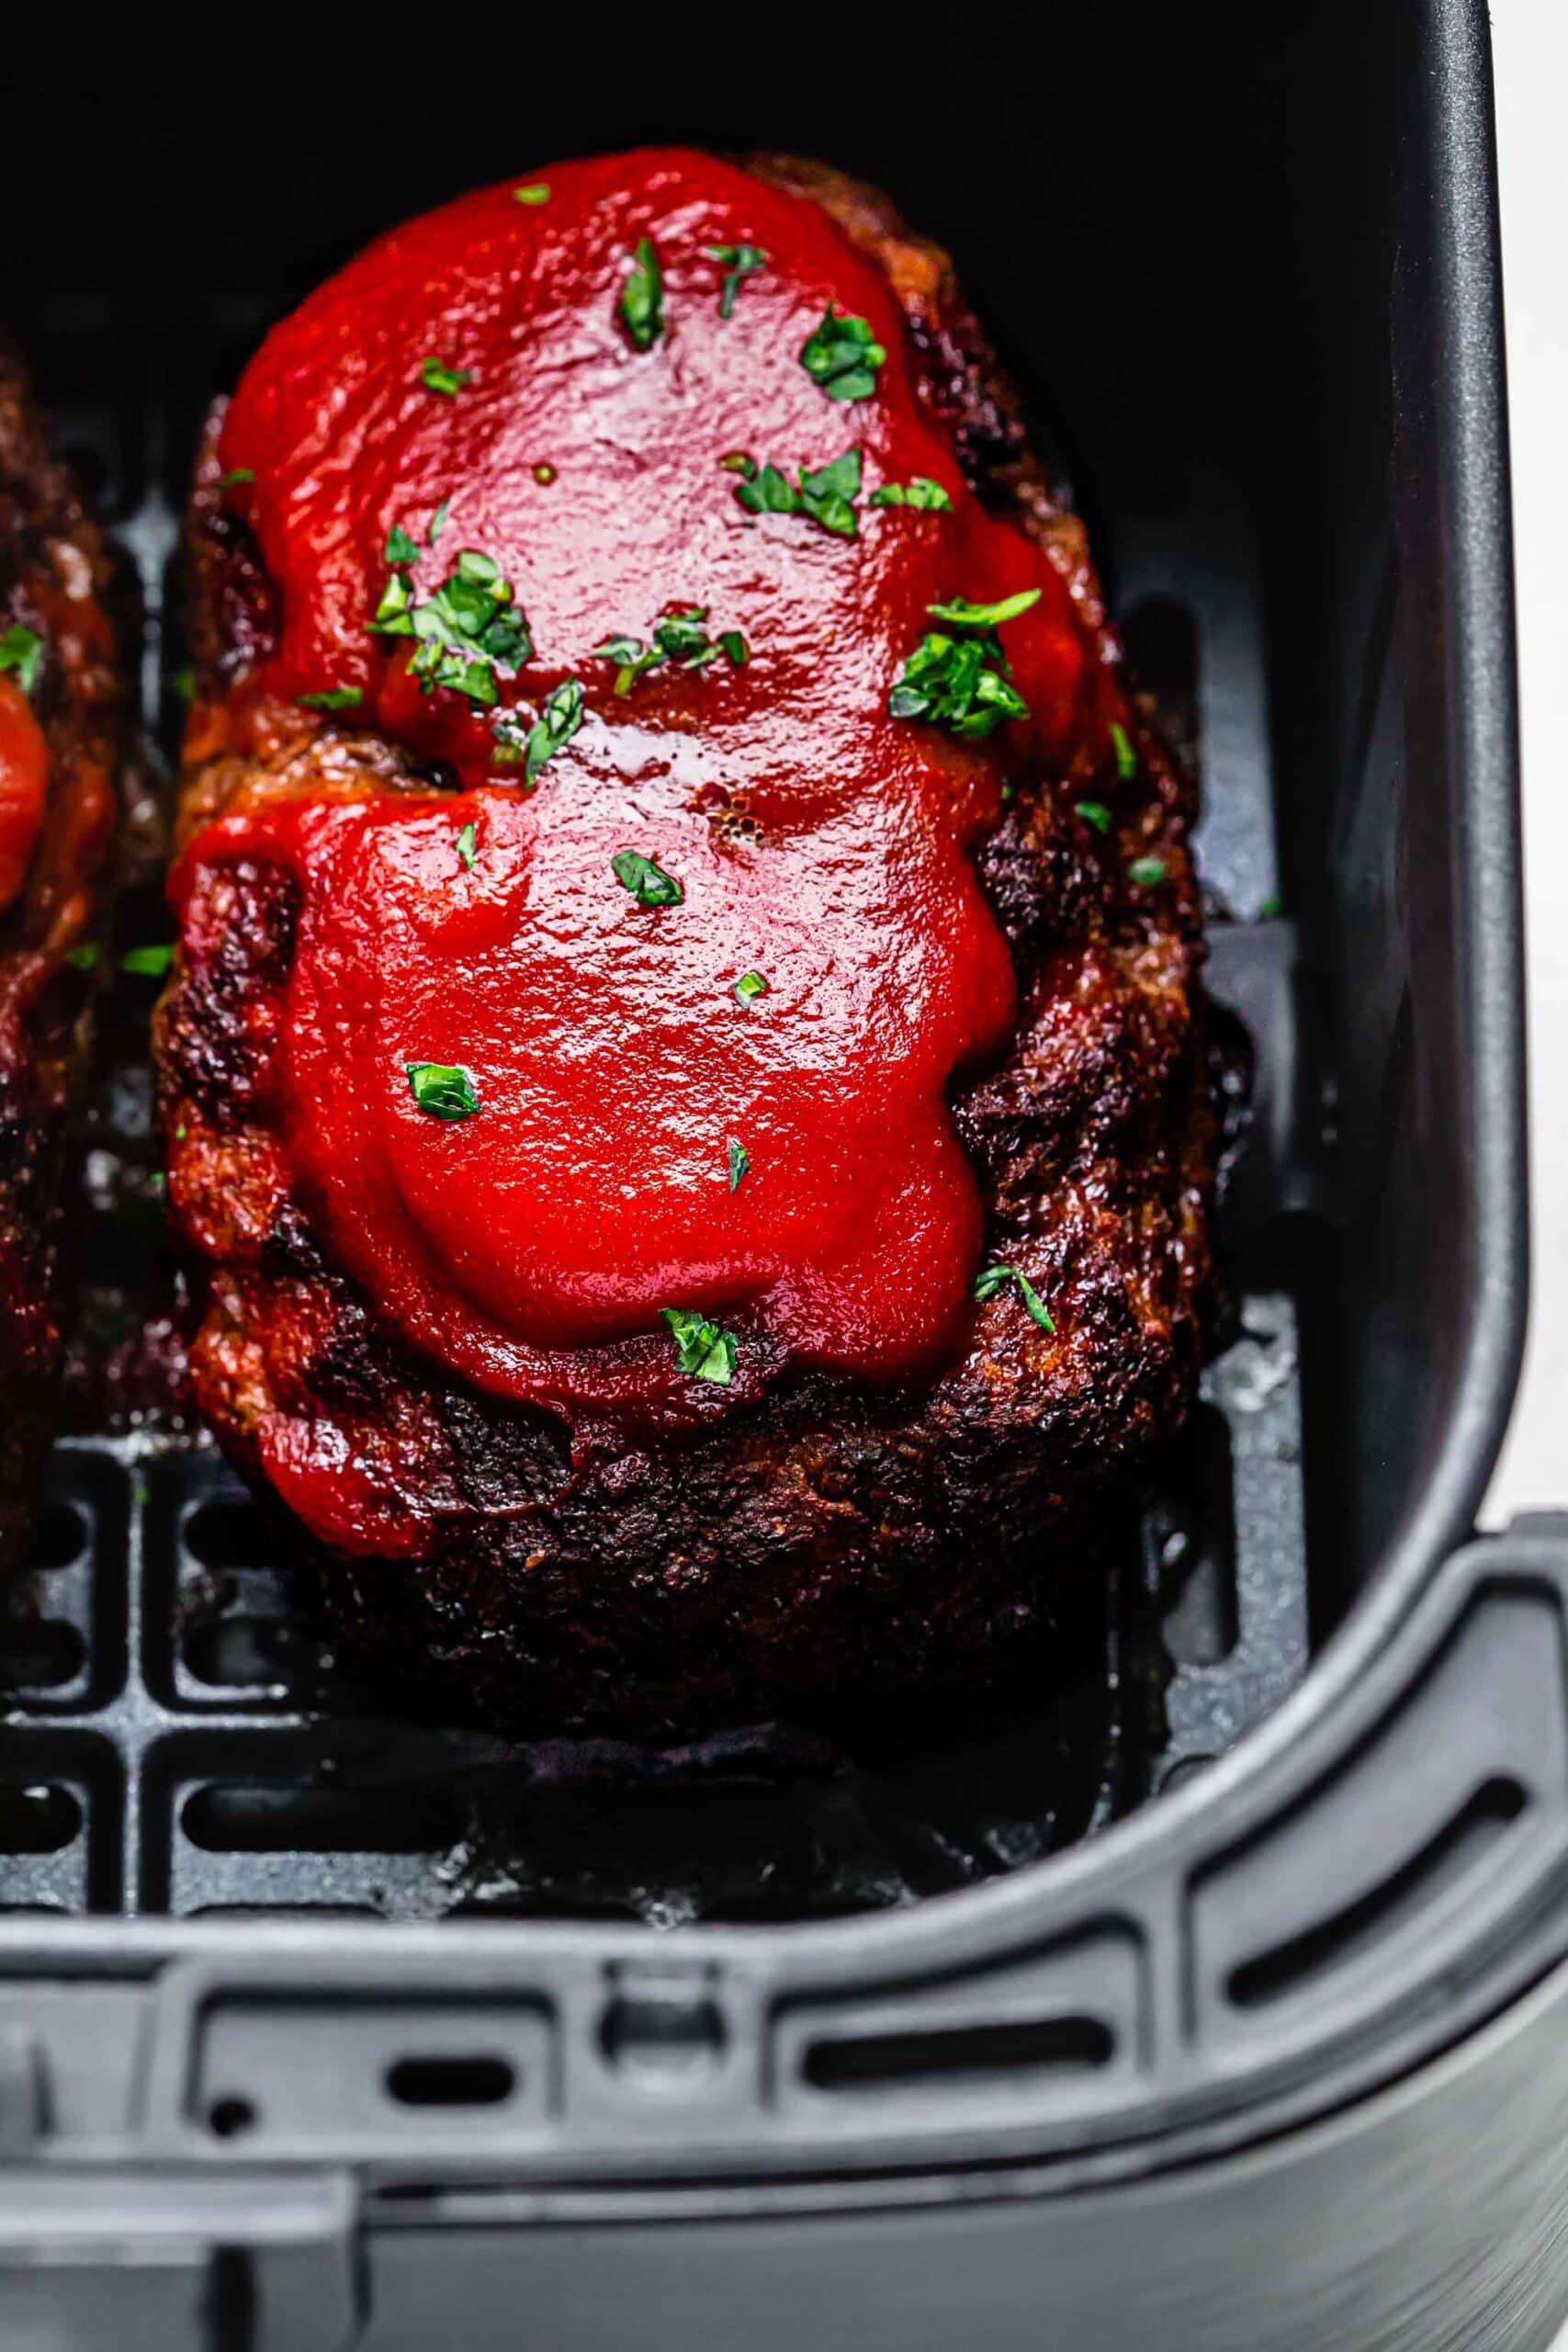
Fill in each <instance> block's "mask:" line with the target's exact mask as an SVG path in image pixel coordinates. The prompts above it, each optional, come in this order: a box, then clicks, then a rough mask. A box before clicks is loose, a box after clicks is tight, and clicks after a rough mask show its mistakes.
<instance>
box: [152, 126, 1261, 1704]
mask: <svg viewBox="0 0 1568 2352" xmlns="http://www.w3.org/2000/svg"><path fill="white" fill-rule="evenodd" d="M189 551H190V564H191V576H192V580H193V599H192V604H193V611H192V628H193V640H194V650H195V655H196V666H197V697H196V700H195V703H194V706H193V708H192V711H191V715H190V721H189V728H188V735H187V741H186V770H185V783H184V797H183V807H182V819H181V828H180V849H179V854H178V856H177V861H176V865H175V869H174V873H173V876H172V880H171V895H172V899H173V902H174V905H175V910H176V912H177V917H178V923H179V932H180V944H179V948H178V952H177V955H176V958H175V967H174V971H173V975H172V978H171V980H170V983H169V986H168V989H167V990H166V992H165V994H164V1000H163V1002H162V1004H161V1007H160V1012H159V1018H158V1024H157V1054H158V1059H159V1066H160V1088H161V1104H162V1118H163V1125H164V1139H165V1147H166V1153H167V1164H168V1181H169V1197H170V1203H171V1212H172V1215H173V1217H174V1219H175V1225H176V1227H177V1230H178V1232H179V1234H180V1236H181V1238H182V1241H183V1246H184V1250H185V1252H186V1261H187V1264H188V1269H189V1276H190V1283H191V1295H192V1302H193V1323H192V1331H191V1347H190V1377H191V1383H192V1385H193V1388H194V1392H195V1396H196V1397H197V1400H198V1401H199V1404H200V1406H201V1407H202V1408H203V1409H204V1411H205V1412H206V1414H207V1416H208V1417H209V1420H210V1422H211V1424H212V1426H213V1428H214V1429H215V1430H216V1431H217V1433H218V1435H219V1437H220V1440H221V1442H222V1443H223V1444H224V1446H225V1447H226V1448H227V1449H228V1451H229V1452H230V1453H231V1456H232V1457H233V1459H234V1460H235V1461H236V1462H237V1463H238V1464H240V1465H241V1466H242V1467H243V1469H244V1470H245V1471H246V1472H248V1473H249V1474H250V1475H251V1476H253V1477H254V1478H255V1479H257V1480H258V1481H262V1482H265V1484H266V1485H267V1486H269V1487H271V1488H272V1490H273V1491H274V1492H275V1494H276V1496H278V1497H279V1498H281V1499H282V1501H283V1502H284V1503H285V1504H286V1505H287V1506H288V1509H289V1510H291V1511H292V1512H293V1513H294V1514H296V1515H297V1518H298V1520H299V1521H302V1522H303V1524H304V1527H305V1528H306V1529H308V1530H309V1531H310V1535H311V1537H312V1538H313V1539H314V1545H313V1547H312V1548H313V1550H314V1551H315V1553H316V1555H317V1556H318V1557H319V1560H320V1562H321V1573H322V1577H323V1579H324V1589H325V1593H326V1596H327V1600H328V1605H329V1606H330V1608H331V1610H332V1611H333V1614H334V1616H335V1618H336V1619H337V1621H338V1623H340V1625H341V1627H342V1628H343V1629H344V1631H345V1632H346V1633H347V1634H349V1635H350V1636H351V1637H352V1639H353V1640H354V1642H355V1644H357V1645H358V1646H359V1648H360V1650H361V1651H362V1652H365V1653H368V1654H372V1655H374V1656H376V1657H379V1658H381V1659H382V1660H383V1661H385V1662H386V1663H388V1664H389V1665H390V1666H392V1667H393V1668H396V1669H398V1670H400V1672H401V1673H403V1674H404V1676H405V1677H407V1678H408V1679H410V1680H411V1682H412V1683H414V1684H417V1685H418V1686H419V1687H420V1688H422V1689H423V1691H425V1692H427V1693H428V1694H429V1695H430V1696H431V1697H432V1699H433V1700H434V1702H435V1703H438V1704H439V1705H441V1706H442V1707H445V1708H460V1709H463V1710H476V1711H478V1712H479V1713H482V1714H485V1715H488V1716H489V1717H490V1718H491V1720H493V1721H495V1722H497V1723H499V1724H502V1726H503V1727H505V1728H507V1729H509V1730H511V1731H513V1732H514V1733H533V1732H538V1731H544V1730H547V1729H553V1728H562V1727H581V1726H601V1727H604V1726H609V1727H613V1728H615V1729H616V1730H618V1731H622V1732H626V1733H632V1734H637V1735H645V1736H663V1735H667V1734H669V1733H671V1732H672V1731H675V1730H689V1729H693V1728H698V1727H706V1726H712V1725H716V1724H724V1723H730V1722H737V1721H741V1720H756V1719H761V1718H766V1717H770V1716H778V1715H786V1714H787V1715H790V1716H794V1717H797V1718H798V1717H802V1716H806V1717H811V1716H815V1717H818V1718H820V1717H821V1716H822V1715H823V1714H824V1713H837V1712H839V1711H840V1710H842V1709H843V1708H845V1707H846V1706H848V1707H850V1708H852V1710H854V1711H855V1712H856V1713H860V1714H866V1713H874V1712H877V1711H880V1710H883V1709H886V1710H888V1711H894V1710H898V1711H902V1710H903V1709H904V1708H906V1707H907V1706H908V1707H914V1708H916V1709H936V1708H939V1707H943V1708H944V1707H946V1706H947V1705H948V1704H949V1703H951V1702H953V1701H954V1700H955V1699H957V1700H959V1701H960V1702H964V1703H972V1702H975V1701H976V1699H979V1698H983V1697H984V1696H985V1695H986V1694H987V1693H988V1692H990V1691H993V1690H996V1689H998V1688H999V1687H1001V1686H1002V1685H1004V1684H1006V1683H1008V1682H1010V1681H1011V1680H1013V1679H1016V1678H1017V1677H1018V1676H1019V1674H1020V1673H1021V1672H1022V1671H1025V1670H1027V1671H1028V1672H1030V1673H1035V1672H1038V1671H1039V1670H1040V1668H1041V1665H1042V1662H1043V1661H1048V1659H1049V1657H1050V1654H1051V1648H1052V1643H1053V1640H1054V1637H1055V1636H1054V1628H1055V1626H1056V1625H1057V1623H1058V1620H1059V1617H1060V1615H1061V1612H1062V1611H1063V1608H1064V1604H1065V1602H1066V1600H1067V1599H1068V1598H1069V1597H1071V1596H1072V1595H1074V1594H1075V1593H1079V1592H1081V1591H1083V1590H1084V1589H1086V1587H1092V1585H1093V1582H1094V1580H1095V1579H1096V1578H1097V1577H1100V1576H1101V1575H1102V1573H1103V1567H1104V1556H1105V1547H1106V1540H1107V1539H1106V1530H1107V1527H1108V1525H1109V1524H1110V1522H1111V1517H1112V1516H1113V1514H1114V1512H1115V1510H1116V1508H1117V1498H1119V1497H1122V1496H1124V1495H1125V1494H1126V1492H1127V1491H1128V1488H1129V1483H1130V1482H1132V1481H1135V1479H1136V1476H1137V1472H1138V1466H1139V1464H1140V1463H1141V1462H1142V1461H1143V1460H1144V1459H1145V1457H1146V1455H1147V1452H1148V1449H1149V1447H1150V1445H1151V1443H1152V1442H1154V1441H1155V1440H1156V1439H1157V1438H1159V1437H1161V1436H1162V1435H1165V1434H1167V1433H1168V1432H1170V1431H1172V1430H1174V1429H1176V1428H1177V1427H1178V1426H1179V1423H1180V1422H1181V1419H1182V1418H1183V1415H1184V1414H1185V1413H1186V1411H1187V1409H1188V1407H1189V1403H1190V1398H1191V1396H1192V1393H1193V1389H1194V1384H1195V1379H1196V1374H1197V1370H1198V1365H1199V1362H1200V1356H1201V1323H1202V1317H1203V1309H1204V1297H1205V1291H1206V1286H1207V1283H1208V1281H1209V1271H1210V1261H1209V1244H1208V1217H1209V1196H1210V1193H1211V1189H1212V1177H1213V1159H1214V1122H1213V1109H1212V1104H1211V1100H1210V1095H1209V1091H1208V1085H1207V1080H1206V1077H1205V1051H1204V1040H1203V1033H1202V1010H1201V989H1200V970H1201V961H1202V954H1203V948H1202V938H1201V914H1200V905H1199V897H1198V891H1197V888H1196V886H1195V882H1194V876H1193V870H1192V865H1191V863H1190V855H1189V848H1188V833H1189V828H1190V821H1191V818H1192V814H1193V807H1192V791H1191V786H1190V780H1189V779H1188V778H1187V776H1186V775H1184V774H1183V773H1182V772H1181V771H1180V769H1179V767H1178V765H1177V764H1176V763H1174V762H1173V760H1172V758H1171V757H1170V755H1169V754H1168V752H1167V751H1166V749H1165V748H1163V746H1162V743H1161V741H1160V739H1159V736H1158V733H1157V731H1156V729H1155V728H1154V726H1153V725H1152V724H1151V723H1150V720H1149V717H1148V714H1147V712H1146V710H1145V707H1144V706H1143V705H1142V704H1141V702H1140V700H1139V698H1138V697H1137V696H1136V695H1134V692H1133V690H1132V687H1131V685H1130V684H1129V680H1128V677H1127V673H1126V672H1125V670H1124V667H1123V665H1122V656H1121V651H1120V649H1119V646H1118V643H1117V639H1116V637H1115V634H1114V632H1113V630H1112V629H1111V627H1110V625H1109V624H1108V621H1107V618H1106V614H1105V609H1104V604H1103V600H1102V597H1101V593H1100V586H1099V584H1098V582H1097V579H1096V575H1095V571H1094V569H1093V565H1092V563H1091V560H1090V558H1089V548H1088V546H1087V543H1086V538H1085V533H1084V530H1083V526H1082V525H1081V523H1080V521H1079V520H1078V519H1077V516H1076V515H1074V514H1073V513H1071V512H1070V511H1069V510H1068V508H1067V506H1066V503H1065V501H1064V499H1063V497H1062V495H1061V493H1060V492H1059V491H1058V489H1057V488H1056V486H1055V484H1054V483H1053V481H1052V480H1051V479H1050V478H1049V475H1048V472H1047V470H1046V469H1045V468H1044V467H1043V464H1042V463H1041V461H1040V460H1039V458H1037V457H1036V456H1035V455H1034V454H1033V452H1032V449H1031V447H1030V443H1029V440H1028V438H1027V435H1026V431H1025V426H1024V422H1023V417H1022V413H1021V407H1020V403H1019V401H1018V399H1017V397H1016V395H1015V394H1014V392H1013V390H1011V389H1010V386H1009V384H1008V383H1007V381H1006V380H1005V379H1004V378H1003V376H1002V374H1001V372H1000V370H999V368H998V363H997V360H996V358H995V356H994V355H993V352H992V350H991V348H990V346H989V345H988V344H987V340H986V338H985V336H984V334H983V333H982V331H981V329H980V328H979V326H978V325H977V323H976V320H975V318H974V316H973V315H972V313H971V311H970V310H969V309H968V307H967V306H966V304H965V301H964V298H963V295H962V294H961V292H960V290H959V288H958V284H957V281H956V279H955V277H954V273H953V266H952V265H951V263H950V262H949V260H948V258H947V256H946V255H945V254H943V253H942V252H941V251H939V250H938V249H937V248H936V247H935V246H933V245H931V243H927V242H926V241H925V240H924V239H922V238H921V237H919V236H918V235H916V234H914V233H912V232H910V231H909V230H908V229H907V228H906V227H905V225H904V224H903V222H902V221H901V220H900V219H899V218H898V217H897V214H896V212H895V211H894V210H893V209H892V208H891V206H890V205H889V204H888V203H887V202H886V199H884V198H882V197H881V196H879V195H877V194H876V193H874V191H872V190H870V189H868V188H866V187H863V186H860V185H858V184H856V183H853V182H852V181H849V180H847V179H845V178H843V177H842V176H840V175H839V174H837V173H836V172H834V171H831V170H829V169H828V168H826V167H824V166H821V165H818V164H808V163H802V162H799V161H796V160H793V159H787V158H779V157H774V156H766V157H761V158H753V159H751V160H750V162H748V163H746V164H737V163H731V162H727V161H721V160H717V159H716V158H714V157H712V156H709V155H705V154H702V153H695V152H692V151H687V150H660V151H649V152H642V153H632V154H626V155H619V156H613V157H604V158H596V159H592V160H589V161H586V162H577V163H572V164H564V165H560V166H558V167H556V168H553V169H548V170H541V171H540V172H538V173H536V174H535V175H530V176H528V177H527V178H525V179H523V180H521V181H519V182H515V183H509V184H507V185H504V186H502V187H494V188H490V189H486V190H483V191H481V192H479V193H477V194H475V195H472V196H470V197H467V198H462V199H460V200H459V201H457V202H456V203H454V204H451V205H449V206H447V207H446V208H445V209H442V210H439V211H437V212H434V213H433V214H430V215H428V216H426V217H424V218H423V219H421V220H415V221H413V222H412V223H410V224H408V225H407V226H405V227H403V228H401V229H399V230H396V231H394V232H391V233H390V234H389V235H388V236H386V237H384V238H383V239H382V240H381V241H380V242H379V243H377V244H375V245H373V246H371V247H370V248H369V249H368V250H367V252H366V253H365V254H361V255H360V256H359V257H358V258H357V259H356V260H355V261H354V262H353V263H351V264H350V265H349V266H347V267H346V268H345V269H344V271H343V272H342V273H341V274H340V275H339V276H337V277H334V278H333V279H332V280H331V281H329V282H328V283H327V284H326V285H324V286H323V287H322V288H320V289H318V291H317V292H316V293H315V294H314V295H312V296H311V297H310V299H309V300H307V301H306V302H305V303H304V305H303V306H302V307H301V309H300V310H299V311H297V312H296V313H295V314H294V315H293V316H292V317H290V318H288V319H287V320H285V321H284V322H282V323H281V324H280V325H279V326H277V327H276V329H275V330H274V331H273V333H272V334H271V335H270V336H269V337H268V338H267V339H266V341H265V343H264V344H263V345H262V347H261V349H260V351H259V352H258V354H257V355H256V356H255V358H254V360H253V361H252V363H251V365H250V367H249V368H248V369H247V370H246V372H245V374H244V376H243V379H242V381H241V383H240V384H239V386H238V388H237V390H236V392H235V394H234V396H233V398H232V400H231V401H230V402H229V403H228V405H227V406H226V408H223V409H220V412H219V413H217V415H216V416H215V417H214V419H213V421H212V424H211V427H210V430H209V435H208V438H207V442H206V445H205V447H204V452H203V456H202V459H201V463H200V467H199V471H198V481H197V488H196V492H195V496H194V502H193V508H192V514H191V520H190V526H189Z"/></svg>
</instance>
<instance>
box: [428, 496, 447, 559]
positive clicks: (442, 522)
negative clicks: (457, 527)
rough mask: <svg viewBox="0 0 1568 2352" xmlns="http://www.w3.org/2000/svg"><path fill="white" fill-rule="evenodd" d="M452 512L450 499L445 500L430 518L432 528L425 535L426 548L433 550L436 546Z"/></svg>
mask: <svg viewBox="0 0 1568 2352" xmlns="http://www.w3.org/2000/svg"><path fill="white" fill-rule="evenodd" d="M451 512H452V501H451V500H450V499H449V498H444V499H443V500H442V502H441V503H440V505H439V506H438V507H437V508H436V510H435V512H434V515H432V516H431V518H430V528H429V530H428V531H426V533H425V535H424V544H425V546H426V547H428V548H433V547H434V545H435V542H436V540H437V539H438V538H439V537H441V534H442V532H443V531H444V530H445V529H446V517H447V516H448V515H450V513H451Z"/></svg>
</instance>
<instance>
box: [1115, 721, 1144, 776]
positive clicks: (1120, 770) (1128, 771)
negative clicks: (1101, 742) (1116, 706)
mask: <svg viewBox="0 0 1568 2352" xmlns="http://www.w3.org/2000/svg"><path fill="white" fill-rule="evenodd" d="M1111 745H1112V748H1113V749H1114V751H1115V753H1116V773H1117V775H1119V776H1120V777H1121V779H1122V783H1123V784H1131V782H1132V780H1133V778H1134V776H1135V775H1137V773H1138V755H1137V753H1136V752H1134V749H1133V744H1132V739H1131V738H1130V736H1129V735H1128V733H1127V729H1125V728H1124V727H1123V726H1122V722H1121V720H1120V719H1119V718H1113V719H1112V720H1111Z"/></svg>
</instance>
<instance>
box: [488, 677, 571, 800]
mask: <svg viewBox="0 0 1568 2352" xmlns="http://www.w3.org/2000/svg"><path fill="white" fill-rule="evenodd" d="M581 724H582V688H581V686H580V685H579V684H578V683H577V680H576V679H575V678H563V679H562V680H561V683H560V684H559V685H558V686H552V687H551V688H550V691H549V693H548V694H547V695H546V696H545V702H544V707H543V709H542V710H541V711H540V713H539V716H538V718H536V720H535V721H534V724H533V725H532V727H530V728H529V729H528V732H527V734H526V735H523V734H522V732H521V730H520V729H519V727H518V723H517V719H516V716H515V714H514V713H513V712H512V711H506V712H504V713H503V714H502V716H501V717H500V718H497V719H496V721H495V734H496V741H497V750H496V757H497V759H499V760H515V759H517V758H518V757H519V756H521V758H522V761H523V781H524V783H525V785H533V784H536V782H537V781H538V775H539V770H540V769H541V768H542V767H543V766H544V764H545V762H546V761H547V760H548V759H553V758H554V756H555V754H556V752H558V751H559V750H560V748H561V745H562V744H563V743H570V741H571V739H572V737H573V736H574V735H575V734H576V732H577V730H578V729H579V728H580V727H581Z"/></svg>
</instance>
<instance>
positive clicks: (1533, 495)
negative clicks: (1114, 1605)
mask: <svg viewBox="0 0 1568 2352" xmlns="http://www.w3.org/2000/svg"><path fill="white" fill-rule="evenodd" d="M1492 45H1493V61H1494V68H1495V74H1496V85H1497V153H1498V169H1499V174H1500V178H1501V184H1502V211H1503V300H1504V304H1505V309H1506V321H1507V345H1508V412H1509V427H1510V431H1511V434H1512V438H1513V471H1514V540H1515V562H1516V578H1517V589H1518V628H1519V689H1520V709H1521V714H1522V719H1523V752H1524V800H1525V894H1526V931H1527V952H1528V955H1529V1028H1530V1039H1529V1071H1530V1163H1531V1164H1530V1178H1531V1186H1532V1192H1533V1203H1532V1215H1531V1248H1532V1251H1533V1256H1534V1263H1533V1267H1532V1271H1531V1283H1530V1294H1531V1295H1530V1329H1529V1352H1528V1355H1527V1357H1526V1363H1525V1377H1524V1383H1523V1385H1522V1387H1521V1389H1520V1392H1519V1399H1518V1403H1517V1407H1516V1408H1515V1412H1514V1419H1513V1422H1512V1425H1511V1427H1510V1429H1509V1432H1508V1440H1507V1443H1506V1447H1505V1449H1504V1453H1503V1458H1502V1461H1501V1463H1500V1464H1498V1468H1497V1474H1496V1476H1495V1479H1494V1481H1493V1484H1492V1489H1491V1493H1490V1494H1489V1496H1488V1498H1487V1504H1486V1511H1485V1517H1486V1520H1487V1522H1488V1523H1489V1524H1496V1523H1500V1522H1501V1521H1505V1520H1506V1519H1508V1518H1510V1517H1511V1516H1512V1514H1513V1513H1514V1512H1515V1511H1517V1510H1540V1509H1551V1508H1556V1509H1558V1510H1568V0H1495V6H1494V8H1493V12H1492ZM1562 2352H1568V2336H1565V2337H1564V2339H1563V2344H1562Z"/></svg>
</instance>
